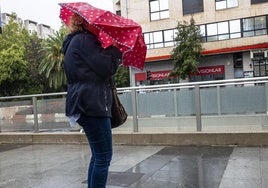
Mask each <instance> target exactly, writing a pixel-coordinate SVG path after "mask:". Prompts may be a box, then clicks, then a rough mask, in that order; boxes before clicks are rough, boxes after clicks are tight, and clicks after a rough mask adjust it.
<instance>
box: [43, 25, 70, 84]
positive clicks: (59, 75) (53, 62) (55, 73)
mask: <svg viewBox="0 0 268 188" xmlns="http://www.w3.org/2000/svg"><path fill="white" fill-rule="evenodd" d="M65 35H66V28H64V27H62V28H61V29H60V30H59V31H57V32H56V33H55V36H49V38H48V39H46V40H44V41H43V48H42V50H41V52H42V53H44V55H45V56H44V59H43V60H42V61H41V64H40V66H39V73H40V74H43V73H44V74H45V76H46V78H48V80H49V86H50V87H53V88H54V89H59V88H62V87H63V86H65V85H66V76H65V72H64V67H63V54H62V53H61V47H62V43H63V40H64V38H65Z"/></svg>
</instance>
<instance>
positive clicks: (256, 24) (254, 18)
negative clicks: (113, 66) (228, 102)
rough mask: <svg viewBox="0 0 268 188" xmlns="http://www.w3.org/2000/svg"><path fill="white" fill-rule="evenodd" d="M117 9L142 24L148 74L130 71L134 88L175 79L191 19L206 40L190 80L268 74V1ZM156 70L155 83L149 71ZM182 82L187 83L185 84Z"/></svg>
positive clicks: (152, 2)
mask: <svg viewBox="0 0 268 188" xmlns="http://www.w3.org/2000/svg"><path fill="white" fill-rule="evenodd" d="M113 4H114V11H115V12H116V13H117V14H119V15H121V16H123V17H127V18H130V19H133V20H134V21H135V22H137V23H139V24H140V25H141V26H142V30H143V34H144V38H145V42H146V45H147V56H146V63H145V67H144V70H142V71H141V70H136V69H134V68H131V69H130V75H131V86H137V85H147V84H148V83H149V84H164V83H173V82H177V81H178V80H176V79H169V78H168V77H167V76H168V73H169V72H170V70H171V69H172V68H173V65H172V62H171V60H170V52H171V51H172V49H173V48H174V44H175V43H174V37H175V36H176V26H177V23H178V21H187V22H189V21H190V19H191V17H193V19H194V20H195V23H196V25H198V26H199V27H200V30H201V34H202V39H203V43H202V46H203V51H202V55H203V56H202V58H201V60H200V64H199V69H198V73H197V74H196V75H192V76H191V77H190V78H189V80H186V81H207V80H221V79H235V78H246V77H260V76H268V35H267V34H268V33H267V30H268V0H113ZM147 71H150V74H151V78H150V81H148V80H147V74H146V72H147ZM180 82H181V81H180Z"/></svg>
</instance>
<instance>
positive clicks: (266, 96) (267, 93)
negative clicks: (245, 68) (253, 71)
mask: <svg viewBox="0 0 268 188" xmlns="http://www.w3.org/2000/svg"><path fill="white" fill-rule="evenodd" d="M265 99H266V114H267V115H268V82H265Z"/></svg>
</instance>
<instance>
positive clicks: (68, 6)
mask: <svg viewBox="0 0 268 188" xmlns="http://www.w3.org/2000/svg"><path fill="white" fill-rule="evenodd" d="M59 5H60V6H61V9H60V18H61V20H62V21H63V22H64V23H65V24H66V25H68V24H69V20H70V17H71V16H72V15H73V14H74V13H77V14H79V15H80V16H82V17H83V18H84V19H85V20H86V21H87V22H88V23H89V24H90V25H92V26H93V27H94V29H96V31H97V33H96V32H94V33H96V34H97V35H98V38H99V40H100V41H101V44H102V47H103V48H107V47H108V46H110V45H112V44H113V43H116V44H117V45H118V47H119V49H120V51H121V52H122V53H123V60H122V63H123V65H124V66H131V67H134V68H137V69H140V70H142V69H143V66H144V62H145V57H146V51H147V48H146V45H145V42H144V38H143V35H142V29H141V26H140V25H139V24H137V23H136V22H134V21H133V20H131V19H127V18H124V17H121V16H118V15H116V14H114V13H112V12H110V11H107V10H102V9H98V8H96V7H94V6H92V5H90V4H88V3H85V2H76V3H60V4H59ZM89 30H90V27H89Z"/></svg>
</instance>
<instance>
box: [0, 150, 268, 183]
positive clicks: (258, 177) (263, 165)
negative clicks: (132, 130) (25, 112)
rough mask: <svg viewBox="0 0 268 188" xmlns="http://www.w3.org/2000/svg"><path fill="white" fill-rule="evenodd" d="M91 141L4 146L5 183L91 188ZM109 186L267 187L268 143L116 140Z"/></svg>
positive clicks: (1, 171) (0, 171)
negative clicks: (210, 144)
mask: <svg viewBox="0 0 268 188" xmlns="http://www.w3.org/2000/svg"><path fill="white" fill-rule="evenodd" d="M89 156H90V152H89V149H88V146H87V145H0V188H86V187H87V184H86V176H87V174H86V172H87V166H88V160H89ZM107 184H108V185H107V188H120V187H122V188H124V187H128V188H252V187H254V188H267V187H268V148H260V147H204V146H202V147H195V146H189V147H186V146H185V147H177V146H125V145H115V146H114V156H113V161H112V163H111V167H110V172H109V178H108V183H107Z"/></svg>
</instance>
